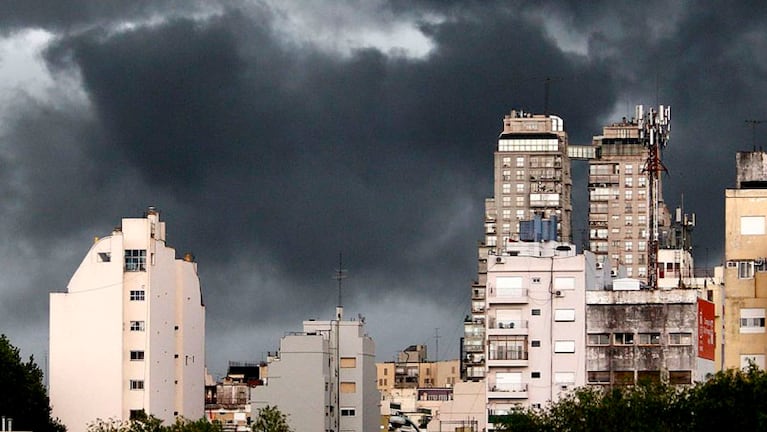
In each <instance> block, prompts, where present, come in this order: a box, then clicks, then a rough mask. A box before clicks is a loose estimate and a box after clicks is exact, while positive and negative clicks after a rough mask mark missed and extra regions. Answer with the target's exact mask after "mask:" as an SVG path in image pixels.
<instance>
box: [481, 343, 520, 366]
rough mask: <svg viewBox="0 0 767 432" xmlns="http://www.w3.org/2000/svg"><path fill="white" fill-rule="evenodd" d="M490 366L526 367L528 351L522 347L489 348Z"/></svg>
mask: <svg viewBox="0 0 767 432" xmlns="http://www.w3.org/2000/svg"><path fill="white" fill-rule="evenodd" d="M488 355H489V358H488V361H487V365H488V366H512V367H514V366H520V367H526V366H527V364H528V361H527V351H524V349H523V348H522V347H519V348H518V349H496V350H493V349H490V350H488Z"/></svg>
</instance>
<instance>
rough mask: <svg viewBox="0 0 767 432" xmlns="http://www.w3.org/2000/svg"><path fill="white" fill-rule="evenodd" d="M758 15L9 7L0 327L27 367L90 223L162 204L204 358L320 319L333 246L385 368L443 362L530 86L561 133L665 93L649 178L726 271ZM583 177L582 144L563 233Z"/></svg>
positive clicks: (753, 140) (1, 15)
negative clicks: (203, 318)
mask: <svg viewBox="0 0 767 432" xmlns="http://www.w3.org/2000/svg"><path fill="white" fill-rule="evenodd" d="M647 11H652V12H653V13H652V14H648V13H647ZM765 12H767V5H763V4H758V3H754V4H742V3H738V4H735V5H727V7H724V6H722V7H721V8H717V7H712V6H709V5H706V6H704V7H701V6H699V5H696V4H692V3H684V2H678V3H672V4H670V5H668V4H666V3H665V2H651V3H649V4H646V5H644V6H643V7H642V8H638V7H637V6H636V5H635V4H634V3H630V2H625V3H618V4H614V3H612V2H610V3H607V2H604V3H596V4H595V3H590V4H581V3H579V2H554V3H547V4H546V5H543V6H540V5H534V4H527V3H521V2H520V3H511V4H509V3H508V2H482V3H471V4H468V5H465V4H463V2H429V1H424V2H415V3H413V2H398V1H395V2H383V1H370V2H364V3H362V4H360V5H359V6H352V5H347V4H345V3H340V2H332V3H310V4H307V3H303V2H276V1H265V2H245V1H243V2H228V1H227V2H220V3H218V2H184V3H179V2H175V1H160V2H152V3H151V4H143V3H141V4H133V3H128V2H99V3H98V4H93V3H92V2H87V1H84V2H79V1H76V2H69V4H67V5H66V6H64V5H61V4H60V3H59V2H36V3H35V4H34V5H33V4H30V3H28V2H6V3H3V4H2V5H0V101H2V104H0V197H2V201H1V202H2V205H1V206H0V218H2V220H3V221H4V222H5V223H4V224H3V225H2V228H1V229H2V231H0V233H1V234H0V238H3V239H4V241H3V242H2V247H1V248H0V263H2V264H3V267H4V268H5V269H6V271H5V272H4V277H3V278H0V332H2V333H5V334H7V335H8V336H9V338H10V339H11V341H12V342H13V343H14V344H15V345H17V346H19V347H20V348H21V349H22V354H23V355H24V356H25V357H26V356H29V355H31V354H34V355H35V357H36V359H37V362H38V363H40V364H44V362H45V360H44V358H45V355H46V354H45V349H46V348H45V347H46V346H47V338H46V337H45V335H47V333H48V330H47V327H48V318H47V317H48V313H47V312H48V306H47V301H48V293H50V292H61V291H63V290H64V289H65V287H66V285H67V283H68V281H69V277H70V276H71V274H72V272H73V271H74V270H75V269H76V267H77V264H78V263H79V261H80V259H81V258H82V256H83V254H85V253H86V251H87V250H88V248H89V246H90V244H91V242H92V238H93V236H94V235H106V234H108V233H109V232H111V230H112V228H113V225H114V221H116V220H119V219H121V218H123V217H139V216H141V214H142V212H143V211H144V209H145V208H146V207H147V206H150V205H154V206H157V208H158V210H159V211H161V212H162V215H163V218H164V219H165V220H167V221H168V222H169V225H170V226H171V227H172V228H171V230H170V232H168V234H167V237H168V244H169V245H171V246H173V247H175V248H176V249H177V250H178V251H179V253H184V252H187V251H189V252H193V253H194V254H195V256H196V258H197V262H198V263H199V271H200V278H201V284H202V286H203V292H204V301H205V303H206V307H207V316H208V321H207V347H208V365H209V367H210V369H211V372H212V373H214V374H221V373H222V372H224V367H225V366H224V365H225V362H226V360H261V359H262V358H263V357H264V355H265V353H266V352H267V351H270V350H271V351H273V350H275V349H277V347H278V343H279V339H280V337H281V336H282V335H283V334H284V332H286V331H289V330H295V329H297V328H296V324H295V323H297V322H301V320H303V319H305V318H317V319H329V318H330V317H332V314H333V311H334V307H335V303H336V299H337V290H336V286H337V285H336V282H335V280H334V279H333V276H334V274H335V268H336V267H337V265H338V263H337V261H338V253H339V252H342V253H343V256H344V267H345V268H346V269H347V270H348V276H349V277H348V279H346V280H344V282H343V284H344V285H343V287H344V291H343V299H344V304H345V310H346V311H347V315H348V316H356V314H357V313H360V314H362V315H364V316H365V317H366V318H367V323H368V324H367V327H368V329H369V332H370V335H371V336H372V337H373V338H374V340H375V341H376V345H377V350H376V351H377V353H378V359H379V361H385V360H389V359H391V358H392V356H393V355H395V354H396V351H398V350H401V349H404V348H405V347H406V346H408V345H411V344H415V343H428V344H429V346H430V348H432V347H434V341H435V328H439V333H438V334H439V337H440V340H439V348H440V352H439V353H436V354H435V353H433V352H432V350H431V349H430V352H429V356H430V358H432V359H446V358H457V357H458V355H459V353H458V351H459V350H458V338H459V337H461V336H462V334H463V317H464V316H465V315H466V314H467V313H468V305H469V287H470V285H471V281H472V280H473V279H474V278H475V277H476V251H477V249H476V243H477V241H479V240H481V239H482V233H483V212H484V211H483V207H484V198H485V197H487V196H491V195H492V188H493V186H492V185H493V183H492V182H493V178H492V176H493V169H492V161H493V149H494V147H495V145H496V144H497V138H498V135H499V134H500V132H501V131H502V119H503V116H504V115H505V114H508V113H509V112H510V110H512V109H523V110H525V111H526V112H532V113H542V112H543V111H544V105H545V102H544V98H545V93H547V94H548V107H549V111H550V112H551V113H553V114H556V115H557V116H559V117H561V118H562V119H563V120H564V124H565V128H566V130H567V131H568V135H569V141H570V144H573V145H588V144H590V143H591V138H592V136H593V135H598V134H600V133H601V131H602V127H603V126H604V125H606V124H610V123H613V122H617V121H620V119H621V117H623V116H627V117H630V116H631V113H632V112H633V108H634V105H636V104H645V105H646V106H655V105H657V104H664V105H671V106H672V108H673V109H672V118H673V120H672V130H671V139H670V144H669V147H668V148H667V149H666V151H665V153H664V155H663V158H664V163H665V165H666V166H667V167H668V168H669V171H670V173H669V175H668V176H664V180H663V181H664V194H663V195H664V197H665V199H666V202H667V204H668V207H669V208H674V207H675V206H677V205H680V204H682V195H683V194H684V198H683V201H684V207H685V212H687V213H696V215H697V226H696V230H695V231H694V233H693V245H694V246H695V247H696V249H695V257H696V262H697V263H703V264H704V265H706V266H711V265H715V264H719V263H720V261H721V259H722V249H723V240H724V223H723V216H724V198H723V197H724V195H723V194H724V189H725V188H727V187H734V185H735V153H736V152H737V151H743V150H751V149H752V147H755V148H756V149H760V148H762V146H763V144H764V141H765V140H764V139H763V137H764V134H765V133H767V125H760V124H759V123H758V122H760V121H762V120H767V118H766V117H767V101H765V99H764V97H763V96H762V95H763V92H764V90H765V87H766V86H767V84H765V82H764V80H763V79H761V78H762V77H763V75H764V74H765V72H766V71H767V54H764V52H765V50H763V49H762V47H764V45H765V44H767V30H765V29H767V26H765V24H766V23H765V21H767V13H765ZM546 86H548V92H546V91H545V90H546V89H545V87H546ZM746 120H754V121H756V122H754V123H747V122H746ZM586 177H587V164H586V163H583V162H577V161H575V162H573V178H574V184H573V205H574V218H573V236H574V243H575V244H576V246H578V248H579V249H580V246H581V244H582V242H583V235H584V234H583V231H582V230H585V229H587V226H586V220H587V211H588V210H587V204H588V195H587V178H586ZM275 305H279V306H286V307H285V308H280V307H275Z"/></svg>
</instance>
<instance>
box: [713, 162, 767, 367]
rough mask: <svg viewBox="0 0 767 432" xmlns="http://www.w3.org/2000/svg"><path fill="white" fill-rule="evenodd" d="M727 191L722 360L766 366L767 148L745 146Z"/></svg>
mask: <svg viewBox="0 0 767 432" xmlns="http://www.w3.org/2000/svg"><path fill="white" fill-rule="evenodd" d="M736 173H737V178H736V180H737V183H736V187H735V188H734V189H727V190H726V191H725V248H724V259H725V266H724V305H723V307H724V314H723V315H724V326H723V327H724V330H723V331H724V335H723V337H724V340H723V343H724V345H723V346H722V347H721V349H722V351H723V352H722V353H721V358H722V366H723V367H724V368H741V367H746V366H748V365H749V364H750V363H754V364H756V365H757V366H759V367H761V368H765V366H767V364H766V363H765V355H767V333H765V311H766V310H767V223H765V218H767V153H764V152H762V151H754V152H739V153H737V156H736Z"/></svg>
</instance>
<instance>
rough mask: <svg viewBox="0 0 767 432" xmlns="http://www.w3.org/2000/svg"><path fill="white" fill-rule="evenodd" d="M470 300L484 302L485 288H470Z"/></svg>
mask: <svg viewBox="0 0 767 432" xmlns="http://www.w3.org/2000/svg"><path fill="white" fill-rule="evenodd" d="M471 299H472V300H484V299H485V287H480V286H474V287H472V288H471Z"/></svg>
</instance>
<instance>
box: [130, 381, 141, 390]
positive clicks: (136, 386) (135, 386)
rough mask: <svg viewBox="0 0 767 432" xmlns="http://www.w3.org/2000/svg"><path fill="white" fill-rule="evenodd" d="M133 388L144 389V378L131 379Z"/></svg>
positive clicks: (131, 387)
mask: <svg viewBox="0 0 767 432" xmlns="http://www.w3.org/2000/svg"><path fill="white" fill-rule="evenodd" d="M130 389H131V390H144V380H130Z"/></svg>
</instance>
